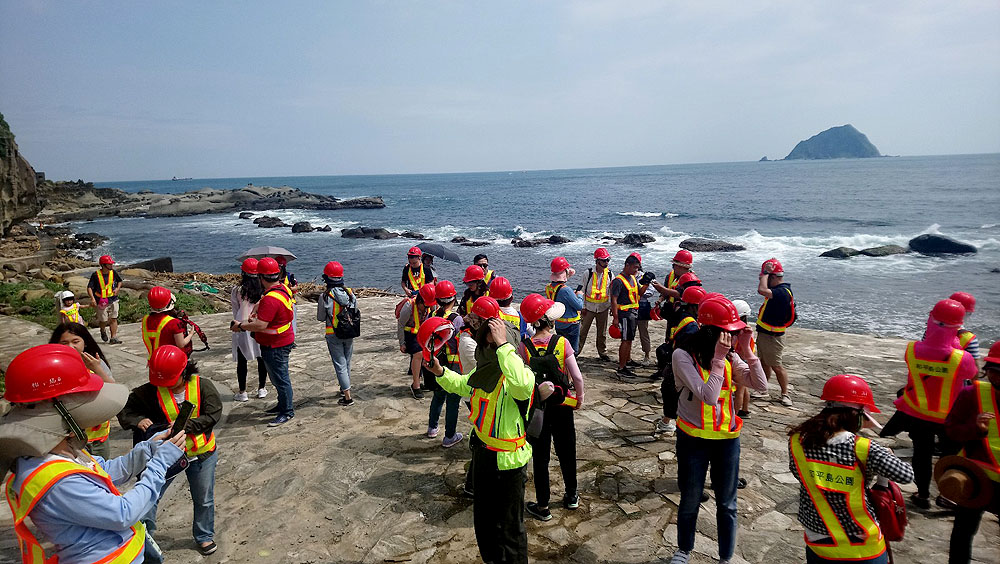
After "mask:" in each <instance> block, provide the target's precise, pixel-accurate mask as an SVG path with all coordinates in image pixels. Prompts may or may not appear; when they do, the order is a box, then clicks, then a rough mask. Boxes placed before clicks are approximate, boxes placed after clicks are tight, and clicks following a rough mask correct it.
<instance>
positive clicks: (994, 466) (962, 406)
mask: <svg viewBox="0 0 1000 564" xmlns="http://www.w3.org/2000/svg"><path fill="white" fill-rule="evenodd" d="M983 360H984V361H985V362H984V364H983V374H984V376H985V377H986V379H985V380H974V381H972V382H971V383H970V384H969V385H966V386H965V387H964V388H962V391H960V392H959V393H958V397H957V398H955V403H954V404H953V405H952V406H951V410H950V411H949V412H948V417H947V418H946V419H945V422H944V426H945V431H946V432H947V433H948V438H950V439H951V440H953V441H956V442H957V443H959V444H960V445H962V451H961V452H960V453H959V456H961V457H963V458H966V459H968V460H969V461H971V462H972V463H973V464H974V465H975V466H977V467H978V468H979V469H980V470H982V472H983V474H985V477H986V479H988V480H989V481H990V482H991V483H992V486H993V495H992V496H990V499H982V500H977V501H978V502H979V503H976V504H974V505H972V506H961V507H958V508H957V509H956V512H955V524H954V526H953V527H952V530H951V543H950V548H949V551H948V556H949V560H948V562H961V563H965V562H971V560H972V540H973V538H974V537H975V536H976V531H978V530H979V524H980V522H981V521H982V519H983V513H984V512H985V511H989V512H990V513H992V514H994V515H1000V407H998V406H1000V341H998V342H996V343H993V346H992V347H990V352H989V354H987V355H986V358H985V359H983ZM939 483H940V481H939ZM979 489H981V488H979Z"/></svg>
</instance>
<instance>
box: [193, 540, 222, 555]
mask: <svg viewBox="0 0 1000 564" xmlns="http://www.w3.org/2000/svg"><path fill="white" fill-rule="evenodd" d="M218 549H219V545H217V544H215V542H214V541H213V542H210V543H208V544H206V545H201V544H199V545H198V552H200V553H201V554H202V556H208V555H209V554H214V553H215V551H216V550H218Z"/></svg>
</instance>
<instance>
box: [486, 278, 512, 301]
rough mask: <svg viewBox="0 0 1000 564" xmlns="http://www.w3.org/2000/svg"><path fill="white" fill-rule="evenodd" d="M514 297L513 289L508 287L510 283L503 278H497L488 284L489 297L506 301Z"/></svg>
mask: <svg viewBox="0 0 1000 564" xmlns="http://www.w3.org/2000/svg"><path fill="white" fill-rule="evenodd" d="M513 295H514V289H513V288H511V287H510V281H509V280H507V279H506V278H504V277H503V276H497V277H496V278H494V279H493V281H491V282H490V296H491V297H493V298H496V299H498V300H506V299H507V298H510V297H511V296H513Z"/></svg>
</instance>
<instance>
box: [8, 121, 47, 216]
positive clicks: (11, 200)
mask: <svg viewBox="0 0 1000 564" xmlns="http://www.w3.org/2000/svg"><path fill="white" fill-rule="evenodd" d="M38 210H39V203H38V193H37V190H36V186H35V169H33V168H31V165H30V164H28V161H27V160H26V159H25V158H24V157H22V156H21V153H20V151H18V150H17V143H15V142H14V134H13V133H11V131H10V126H9V125H7V121H6V120H4V118H3V114H0V235H3V236H6V235H7V233H8V232H9V231H10V228H11V226H12V225H14V224H15V223H17V222H19V221H21V220H24V219H30V218H32V217H34V216H35V214H37V213H38Z"/></svg>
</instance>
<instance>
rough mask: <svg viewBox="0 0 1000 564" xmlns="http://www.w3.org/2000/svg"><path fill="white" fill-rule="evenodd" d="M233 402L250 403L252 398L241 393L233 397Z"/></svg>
mask: <svg viewBox="0 0 1000 564" xmlns="http://www.w3.org/2000/svg"><path fill="white" fill-rule="evenodd" d="M233 401H250V398H249V397H247V393H246V392H240V393H238V394H236V395H235V396H233Z"/></svg>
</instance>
